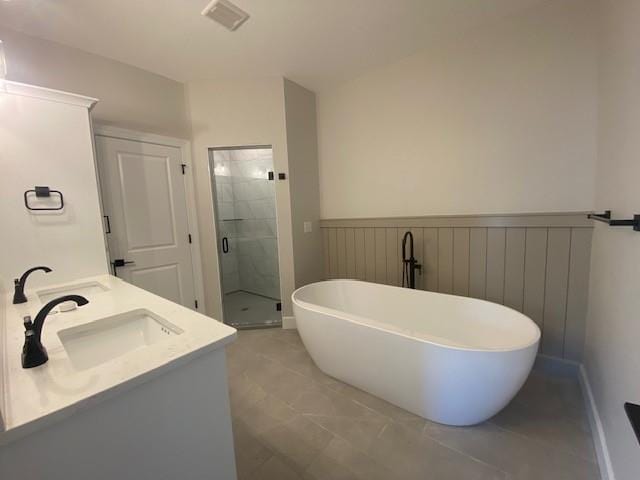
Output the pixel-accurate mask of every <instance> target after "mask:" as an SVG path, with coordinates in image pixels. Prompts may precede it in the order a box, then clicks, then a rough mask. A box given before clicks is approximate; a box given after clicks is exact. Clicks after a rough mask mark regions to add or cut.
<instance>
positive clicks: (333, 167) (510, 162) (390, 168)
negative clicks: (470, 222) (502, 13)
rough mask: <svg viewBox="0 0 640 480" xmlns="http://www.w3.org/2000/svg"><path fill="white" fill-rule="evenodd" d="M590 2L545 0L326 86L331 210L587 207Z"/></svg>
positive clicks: (323, 176) (592, 81) (323, 143)
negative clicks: (425, 49)
mask: <svg viewBox="0 0 640 480" xmlns="http://www.w3.org/2000/svg"><path fill="white" fill-rule="evenodd" d="M594 13H595V12H594V9H593V8H592V3H591V1H590V0H567V1H563V2H545V3H543V4H542V5H541V6H539V7H535V8H533V9H531V10H528V11H526V12H524V13H523V14H522V15H520V16H516V17H510V18H507V19H504V20H502V21H500V22H498V23H495V24H494V25H489V26H486V27H484V28H483V29H479V30H475V31H471V32H468V33H467V34H466V35H464V36H462V37H461V38H459V39H457V40H455V41H451V42H450V43H448V44H446V45H440V46H438V48H432V49H430V50H428V51H424V52H421V53H419V54H417V55H414V56H412V57H409V58H406V59H404V60H402V61H400V62H398V63H395V64H392V65H388V66H386V67H384V68H380V69H378V70H375V71H371V72H369V73H368V74H365V75H363V76H362V77H360V78H358V79H356V80H354V81H351V82H349V83H347V84H344V85H342V86H340V87H338V88H335V89H332V90H330V91H326V92H320V93H319V95H318V122H319V155H320V185H321V215H322V217H323V218H349V217H380V216H407V215H427V214H462V213H467V214H473V213H510V212H518V213H520V212H552V211H580V210H589V209H591V207H592V202H593V200H592V198H593V184H594V164H595V158H596V128H597V127H596V123H597V118H596V117H597V113H596V111H597V109H596V68H597V67H596V39H595V27H594V23H595V17H594Z"/></svg>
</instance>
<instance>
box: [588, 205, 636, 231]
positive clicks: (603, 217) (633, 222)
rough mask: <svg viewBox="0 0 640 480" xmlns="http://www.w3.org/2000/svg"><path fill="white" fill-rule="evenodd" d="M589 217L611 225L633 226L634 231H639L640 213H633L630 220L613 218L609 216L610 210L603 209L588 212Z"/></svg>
mask: <svg viewBox="0 0 640 480" xmlns="http://www.w3.org/2000/svg"><path fill="white" fill-rule="evenodd" d="M589 218H591V219H592V220H596V221H598V222H604V223H606V224H607V225H609V226H611V227H633V229H634V230H635V231H636V232H640V215H634V216H633V219H630V220H614V219H612V218H611V210H605V211H604V212H603V213H590V214H589Z"/></svg>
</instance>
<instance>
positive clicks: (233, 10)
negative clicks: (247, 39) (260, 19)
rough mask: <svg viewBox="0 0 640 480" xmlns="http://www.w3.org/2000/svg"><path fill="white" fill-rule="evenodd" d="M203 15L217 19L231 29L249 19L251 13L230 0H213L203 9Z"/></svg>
mask: <svg viewBox="0 0 640 480" xmlns="http://www.w3.org/2000/svg"><path fill="white" fill-rule="evenodd" d="M202 15H204V16H205V17H209V18H210V19H212V20H215V21H216V22H218V23H219V24H220V25H222V26H224V27H226V28H228V29H229V30H231V31H234V30H236V29H237V28H238V27H239V26H240V25H242V24H243V23H244V22H246V21H247V19H248V18H249V14H248V13H247V12H245V11H244V10H242V9H241V8H239V7H237V6H235V5H234V4H233V3H231V2H229V1H228V0H213V1H212V2H211V3H210V4H209V5H207V6H206V7H205V9H204V10H202Z"/></svg>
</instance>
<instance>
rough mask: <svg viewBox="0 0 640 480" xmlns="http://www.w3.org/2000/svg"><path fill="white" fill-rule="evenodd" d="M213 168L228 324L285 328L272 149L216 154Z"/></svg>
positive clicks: (215, 151)
mask: <svg viewBox="0 0 640 480" xmlns="http://www.w3.org/2000/svg"><path fill="white" fill-rule="evenodd" d="M209 166H210V172H211V182H212V187H213V193H214V195H213V199H214V209H215V219H216V231H217V243H218V245H217V247H218V258H219V265H220V277H221V278H220V280H221V287H222V303H223V314H224V322H225V323H227V324H229V325H232V326H234V327H236V328H259V327H269V326H279V325H281V323H282V316H281V303H280V276H279V272H278V231H277V226H276V198H275V181H274V171H273V152H272V149H271V147H270V146H252V147H228V148H212V149H210V151H209Z"/></svg>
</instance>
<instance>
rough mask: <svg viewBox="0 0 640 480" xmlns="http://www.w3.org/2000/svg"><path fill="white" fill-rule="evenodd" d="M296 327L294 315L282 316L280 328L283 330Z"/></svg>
mask: <svg viewBox="0 0 640 480" xmlns="http://www.w3.org/2000/svg"><path fill="white" fill-rule="evenodd" d="M295 328H297V326H296V317H294V316H291V317H285V316H283V317H282V329H283V330H291V329H295Z"/></svg>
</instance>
